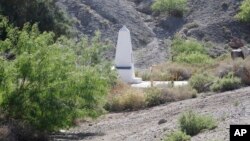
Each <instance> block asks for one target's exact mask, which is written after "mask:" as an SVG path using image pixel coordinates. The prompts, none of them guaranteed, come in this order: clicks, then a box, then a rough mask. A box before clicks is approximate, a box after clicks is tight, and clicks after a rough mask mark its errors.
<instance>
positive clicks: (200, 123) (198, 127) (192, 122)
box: [179, 111, 217, 136]
mask: <svg viewBox="0 0 250 141" xmlns="http://www.w3.org/2000/svg"><path fill="white" fill-rule="evenodd" d="M179 124H180V128H181V131H183V132H185V133H186V134H187V135H190V136H193V135H196V134H198V133H200V132H201V131H202V130H204V129H208V130H211V129H214V128H216V127H217V124H216V121H215V120H214V119H213V118H212V117H211V116H204V115H198V114H196V113H194V112H192V111H189V112H186V113H184V114H183V115H182V116H181V117H180V118H179Z"/></svg>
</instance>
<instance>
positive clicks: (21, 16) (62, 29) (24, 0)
mask: <svg viewBox="0 0 250 141" xmlns="http://www.w3.org/2000/svg"><path fill="white" fill-rule="evenodd" d="M0 5H1V10H2V11H0V12H1V13H0V14H3V15H5V16H8V18H9V20H10V21H11V22H12V23H14V25H15V26H18V27H22V26H23V25H24V24H25V23H26V22H30V23H31V24H34V23H39V29H40V30H42V31H54V32H55V33H56V35H61V34H69V33H71V31H70V30H71V29H70V25H71V22H72V20H70V19H69V17H68V16H67V15H66V14H65V12H63V11H62V10H61V9H60V8H59V7H57V6H56V0H1V1H0Z"/></svg>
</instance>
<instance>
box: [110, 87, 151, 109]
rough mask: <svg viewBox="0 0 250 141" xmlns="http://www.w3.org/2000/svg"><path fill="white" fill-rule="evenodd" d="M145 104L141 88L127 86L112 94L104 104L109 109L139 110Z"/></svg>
mask: <svg viewBox="0 0 250 141" xmlns="http://www.w3.org/2000/svg"><path fill="white" fill-rule="evenodd" d="M145 106H146V101H145V96H144V93H143V91H142V90H139V89H135V88H131V87H129V88H128V89H126V90H123V91H122V92H120V93H117V94H113V95H112V97H111V98H110V100H109V101H108V103H107V105H106V109H107V110H109V111H116V112H117V111H126V110H127V111H131V110H139V109H142V108H144V107H145Z"/></svg>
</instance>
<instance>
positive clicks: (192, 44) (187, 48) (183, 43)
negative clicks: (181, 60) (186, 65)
mask: <svg viewBox="0 0 250 141" xmlns="http://www.w3.org/2000/svg"><path fill="white" fill-rule="evenodd" d="M171 52H172V55H173V56H178V55H179V54H183V53H184V54H192V53H201V54H205V53H206V51H205V48H204V46H203V44H201V43H200V42H198V41H197V40H195V39H192V38H190V39H183V38H180V37H178V36H177V37H175V38H174V40H173V43H172V45H171Z"/></svg>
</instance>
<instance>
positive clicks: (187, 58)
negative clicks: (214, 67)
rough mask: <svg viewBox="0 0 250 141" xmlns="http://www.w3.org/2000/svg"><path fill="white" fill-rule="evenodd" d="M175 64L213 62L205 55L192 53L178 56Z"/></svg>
mask: <svg viewBox="0 0 250 141" xmlns="http://www.w3.org/2000/svg"><path fill="white" fill-rule="evenodd" d="M176 62H179V63H187V64H192V65H204V64H212V62H213V60H212V58H210V57H209V56H208V55H206V54H201V53H192V54H180V55H178V56H177V57H176Z"/></svg>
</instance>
